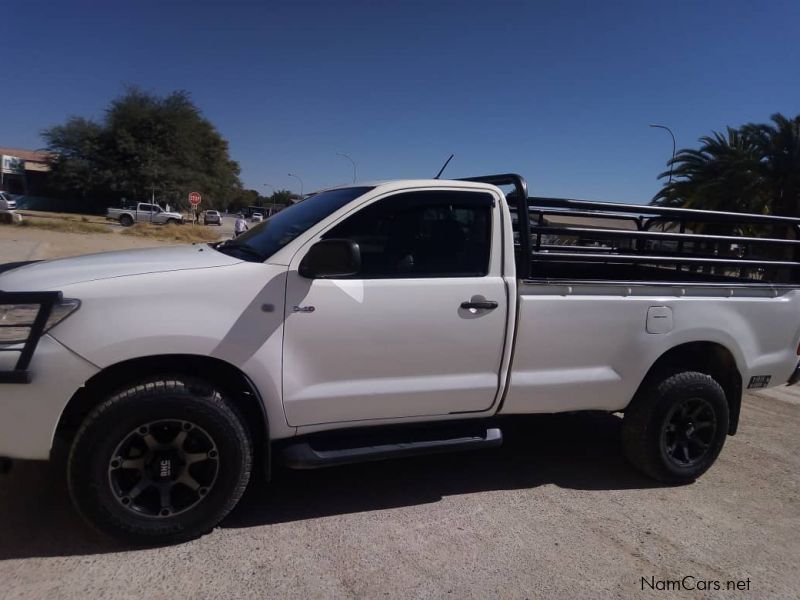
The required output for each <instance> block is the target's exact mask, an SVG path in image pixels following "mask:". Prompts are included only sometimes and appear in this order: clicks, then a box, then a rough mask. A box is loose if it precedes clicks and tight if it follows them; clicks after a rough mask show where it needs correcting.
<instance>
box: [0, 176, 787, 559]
mask: <svg viewBox="0 0 800 600" xmlns="http://www.w3.org/2000/svg"><path fill="white" fill-rule="evenodd" d="M506 185H511V186H513V187H514V188H515V191H516V192H515V194H514V195H513V196H511V195H509V196H506V195H505V194H504V192H503V190H501V188H500V187H499V186H506ZM511 198H513V201H512V200H510V199H511ZM512 213H516V214H517V215H519V216H520V218H519V219H517V220H516V225H515V224H514V222H513V221H512V218H511V217H512ZM529 215H530V217H529ZM564 215H567V216H569V215H573V216H572V217H571V218H572V224H569V225H558V226H555V225H553V224H552V221H551V219H554V218H555V217H558V218H561V217H563V216H564ZM587 215H588V216H590V217H591V218H592V219H602V220H604V221H606V220H607V221H608V223H609V225H607V226H605V227H601V228H598V227H594V228H592V227H586V226H581V225H580V224H576V223H580V219H581V218H584V217H586V216H587ZM620 215H622V217H621V216H620ZM620 218H623V219H628V220H630V222H631V223H633V225H632V228H628V229H625V228H617V229H614V225H613V223H615V222H618V221H619V220H620ZM715 219H717V221H715ZM567 222H569V220H568V221H567ZM708 222H719V223H723V224H726V227H728V229H726V231H729V232H730V233H728V234H727V235H719V230H718V229H712V231H713V232H714V233H715V235H704V234H702V233H698V232H693V233H684V232H685V231H686V229H685V226H686V225H687V223H688V224H691V223H708ZM562 223H563V221H562ZM669 223H673V224H674V225H675V226H674V227H665V226H664V225H665V224H669ZM651 226H652V227H651ZM798 226H800V219H798V218H789V217H774V216H768V215H737V214H735V213H719V216H718V217H716V216H715V213H710V212H709V211H692V210H686V209H676V208H665V207H660V206H649V205H648V206H645V205H630V204H604V203H594V202H586V201H576V200H556V199H552V198H529V197H528V194H527V186H526V184H525V181H524V179H522V178H521V177H519V176H517V175H503V176H488V177H476V178H472V179H470V180H457V181H453V180H451V181H447V180H411V181H394V182H385V183H381V184H376V185H374V186H348V187H342V188H337V189H332V190H327V191H323V192H320V193H318V194H316V195H314V196H312V197H310V198H308V199H306V200H304V201H303V202H301V203H298V204H294V205H292V206H289V207H287V208H286V209H284V210H283V211H281V212H280V213H278V214H277V215H275V216H274V217H273V218H272V219H271V221H270V227H255V228H253V229H251V230H250V231H247V232H245V233H244V234H242V235H241V236H239V237H238V238H236V239H235V240H230V241H226V242H219V243H216V244H211V245H207V244H198V245H185V246H174V247H164V248H149V249H143V250H130V251H125V252H114V253H108V254H94V255H88V256H79V257H74V258H65V259H60V260H57V261H42V262H36V263H33V264H25V265H22V266H20V265H18V264H17V265H9V266H8V267H5V269H4V270H5V272H2V273H0V289H2V290H3V292H0V305H13V306H14V308H13V309H12V310H7V311H5V313H2V312H0V315H2V317H1V318H2V319H3V324H4V325H5V327H4V328H0V336H2V337H0V345H3V344H5V346H7V347H9V348H17V349H19V350H21V354H20V358H19V360H18V362H17V363H16V364H14V363H9V362H8V361H7V360H6V361H5V362H0V369H3V368H5V370H4V371H0V387H1V388H2V392H0V395H1V397H2V402H0V458H2V457H7V458H12V459H29V460H46V459H49V458H51V457H53V456H57V455H59V453H61V452H64V451H66V452H68V461H67V467H66V474H67V479H68V484H69V490H70V494H71V497H72V501H73V503H74V505H75V506H76V507H77V509H78V512H80V514H81V515H83V516H84V517H85V518H86V519H87V520H88V521H89V522H90V523H92V524H93V525H94V526H95V527H96V528H98V529H100V530H102V531H104V532H106V533H108V534H110V535H113V536H116V537H119V538H123V539H126V540H128V541H134V542H141V543H148V544H154V543H163V542H174V541H178V540H185V539H188V538H192V537H195V536H198V535H201V534H202V533H203V532H206V531H209V530H210V529H211V528H213V527H214V526H215V525H216V524H217V523H218V522H219V521H220V520H221V519H223V518H224V517H225V515H226V514H227V513H228V512H229V511H230V510H231V509H232V508H233V507H234V506H235V505H236V503H237V502H238V500H239V498H240V497H241V495H242V494H243V492H244V490H245V488H246V486H247V484H248V481H249V480H250V476H251V473H252V471H253V469H255V468H256V465H258V466H260V467H263V468H264V470H265V473H267V478H268V474H269V466H270V464H272V462H280V463H283V464H285V465H287V466H288V467H291V468H297V469H315V468H320V467H331V466H335V465H341V464H347V463H353V462H358V461H371V460H383V459H389V458H394V457H401V456H410V455H420V454H425V453H435V452H445V451H456V450H473V449H481V448H490V447H494V446H497V445H499V444H501V443H502V439H503V434H502V427H503V426H504V424H505V423H507V422H508V421H509V420H512V419H514V418H516V417H518V416H519V415H530V414H536V413H560V412H575V411H593V412H596V411H603V412H607V413H624V419H623V421H622V424H621V435H622V448H623V449H624V452H625V454H626V455H627V457H628V459H629V461H630V462H631V463H632V465H633V466H634V467H635V468H637V469H639V470H641V471H642V472H643V473H645V474H647V475H648V476H650V477H652V478H655V479H657V480H659V481H662V482H668V483H669V484H682V483H688V482H691V481H693V480H694V479H696V478H697V477H699V476H701V475H702V474H703V473H704V472H705V471H706V470H707V469H709V468H710V467H711V466H712V464H713V463H714V462H715V460H716V459H717V457H718V455H719V453H720V451H721V450H722V448H723V445H724V443H725V440H726V438H727V436H728V435H734V434H735V433H736V431H737V428H738V423H739V416H740V406H741V398H742V393H743V390H745V389H750V388H762V387H769V386H777V385H783V384H787V383H788V384H793V383H796V382H797V380H798V378H800V370H798V351H797V349H798V342H800V292H799V291H798V288H799V287H800V283H798V278H797V272H798V271H797V269H796V268H797V267H798V265H800V263H798V262H792V261H791V260H789V259H786V258H785V256H787V254H788V250H789V249H792V248H794V246H792V245H791V244H794V243H796V242H795V241H794V239H789V240H787V239H783V238H778V237H777V236H776V235H774V234H773V235H772V237H769V238H768V239H759V240H758V241H759V242H765V243H764V244H762V245H761V246H759V244H758V243H753V244H751V242H753V240H752V237H753V236H754V235H756V234H755V233H753V232H754V231H755V230H756V228H758V227H764V228H766V231H767V232H769V231H777V230H778V228H781V227H783V228H788V229H790V230H791V231H792V232H794V231H796V228H797V227H798ZM514 229H517V230H519V234H520V235H519V236H518V238H517V239H518V240H519V241H518V244H515V243H514V238H515V236H514V233H515V232H514ZM679 232H680V233H679ZM741 232H747V236H748V237H746V238H744V239H745V240H747V243H748V249H749V252H752V253H748V255H747V258H742V257H741V256H740V255H739V254H738V253H736V252H732V251H731V246H732V245H733V244H735V243H736V240H737V239H738V238H740V237H741V236H742V233H741ZM576 240H577V241H576ZM598 240H601V241H602V240H605V241H604V242H602V243H601V241H598ZM609 240H612V241H609ZM664 240H667V241H680V242H681V243H682V244H681V245H680V247H675V248H672V246H669V247H668V248H667V249H666V250H665V249H664V247H662V244H663V242H664ZM570 244H571V245H570ZM764 246H766V247H767V248H775V247H776V246H777V247H779V248H780V247H783V248H786V250H787V251H786V252H784V251H783V250H778V251H775V252H770V253H768V254H766V255H765V256H764V257H763V258H759V256H758V253H759V250H758V248H760V247H764ZM751 248H752V249H751ZM776 257H778V258H776ZM687 266H688V267H690V268H686V267H687ZM0 270H3V269H2V268H0ZM154 310H155V311H156V312H155V313H154ZM154 314H156V315H157V318H153V315H154ZM34 315H39V316H38V318H36V319H34ZM30 323H36V324H38V325H34V326H33V327H32V328H27V327H24V325H25V324H30ZM198 323H203V328H202V330H201V329H198V325H197V324H198ZM15 324H18V326H17V327H14V325H15ZM753 435H762V434H759V433H758V432H755V433H753ZM763 435H766V434H763ZM587 450H588V448H587ZM614 468H616V467H614ZM731 493H735V491H732V492H731Z"/></svg>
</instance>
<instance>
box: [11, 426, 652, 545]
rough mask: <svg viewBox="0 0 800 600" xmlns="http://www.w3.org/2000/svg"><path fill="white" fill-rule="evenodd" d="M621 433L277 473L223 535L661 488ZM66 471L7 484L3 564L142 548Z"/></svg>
mask: <svg viewBox="0 0 800 600" xmlns="http://www.w3.org/2000/svg"><path fill="white" fill-rule="evenodd" d="M620 424H621V420H620V419H619V418H618V417H616V416H613V415H607V414H588V413H584V414H574V415H548V416H539V417H525V418H521V419H515V420H514V421H513V422H509V423H507V424H505V425H503V426H502V428H503V433H504V436H505V442H504V445H503V446H502V447H500V448H496V449H492V450H486V451H475V452H468V453H461V454H450V455H436V456H428V457H419V458H412V459H404V460H396V461H388V462H380V463H367V464H361V465H351V466H345V467H338V468H332V469H324V470H319V471H291V470H288V469H282V468H278V469H276V470H275V472H274V474H273V482H272V483H271V484H270V485H267V486H265V485H258V484H259V483H260V482H259V481H258V478H256V481H255V482H254V485H251V486H250V488H249V489H248V491H247V493H246V494H245V496H244V498H242V501H241V502H240V503H239V505H238V506H237V507H236V509H235V510H234V511H233V513H231V515H229V516H228V518H227V519H225V521H223V523H222V525H221V526H222V527H223V528H247V527H254V526H260V525H270V524H275V523H285V522H291V521H299V520H304V519H313V518H319V517H327V516H333V515H341V514H349V513H358V512H367V511H375V510H383V509H389V508H399V507H403V506H413V505H420V504H427V503H432V502H438V501H439V500H441V499H442V498H443V497H446V496H453V495H460V494H471V493H477V492H485V491H495V490H513V489H532V488H536V487H538V486H541V485H546V484H553V485H557V486H559V487H562V488H567V489H575V490H625V489H642V488H651V487H656V486H658V485H659V484H658V483H656V482H654V481H652V480H650V479H648V478H646V477H644V476H643V475H640V474H639V473H638V472H637V471H635V470H634V469H633V468H632V467H630V466H629V465H628V464H627V462H626V461H625V459H624V457H623V455H622V448H621V445H620V442H619V428H620ZM62 472H63V470H61V469H59V468H58V466H57V465H48V464H46V463H34V462H30V463H25V462H22V463H17V464H16V465H15V467H14V469H13V470H12V471H11V473H9V474H7V475H0V515H2V518H1V520H0V560H7V559H14V558H28V557H42V556H70V555H79V554H80V555H87V554H104V553H110V552H120V551H128V550H132V549H135V548H130V547H126V546H125V545H122V544H117V543H114V542H111V541H109V540H108V539H106V538H105V537H103V536H101V535H99V534H97V533H95V532H94V531H93V530H91V529H90V528H89V527H88V526H86V525H85V524H84V523H83V522H82V521H81V519H80V518H79V517H78V516H77V514H76V513H75V512H74V510H73V509H72V507H71V505H70V501H69V497H68V494H67V492H66V489H65V484H64V481H63V476H62V475H60V473H62Z"/></svg>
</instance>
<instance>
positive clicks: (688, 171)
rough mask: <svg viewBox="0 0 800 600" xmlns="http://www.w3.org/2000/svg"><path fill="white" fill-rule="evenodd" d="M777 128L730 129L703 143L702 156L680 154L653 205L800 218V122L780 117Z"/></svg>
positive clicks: (685, 151)
mask: <svg viewBox="0 0 800 600" xmlns="http://www.w3.org/2000/svg"><path fill="white" fill-rule="evenodd" d="M772 122H773V123H772V124H753V123H751V124H748V125H744V126H742V127H739V128H731V127H728V128H727V130H726V133H724V134H722V133H719V132H714V133H713V134H712V135H711V136H705V137H702V138H700V148H699V149H698V150H694V149H683V150H681V151H680V152H679V153H678V154H677V155H676V156H675V159H674V160H672V161H670V162H671V164H672V167H673V181H672V183H671V184H670V183H667V184H665V185H664V187H663V188H662V189H661V191H659V193H658V194H657V195H656V197H655V198H654V203H657V204H663V205H667V206H683V207H687V208H701V209H707V210H730V211H739V212H754V213H764V214H777V215H800V116H798V117H795V118H794V119H788V118H786V117H784V116H783V115H781V114H775V115H773V116H772ZM668 175H669V172H665V173H662V174H661V175H659V177H660V178H665V177H668Z"/></svg>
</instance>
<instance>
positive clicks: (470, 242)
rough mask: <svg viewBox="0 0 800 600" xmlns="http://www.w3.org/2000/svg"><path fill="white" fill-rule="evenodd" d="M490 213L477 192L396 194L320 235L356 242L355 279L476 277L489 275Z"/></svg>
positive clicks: (488, 201)
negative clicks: (357, 267)
mask: <svg viewBox="0 0 800 600" xmlns="http://www.w3.org/2000/svg"><path fill="white" fill-rule="evenodd" d="M491 210H492V196H491V195H490V194H485V193H480V192H450V191H441V192H437V191H431V192H412V193H406V194H397V195H394V196H390V197H388V198H384V199H383V200H380V201H378V202H376V203H374V204H371V205H370V206H368V207H366V208H363V209H361V210H360V211H358V212H357V213H356V214H354V215H352V216H351V217H348V218H347V219H346V220H345V221H343V222H342V223H339V224H338V225H336V226H335V227H334V228H333V229H331V230H330V231H328V232H327V233H326V234H325V235H324V236H323V237H324V238H325V239H350V240H353V241H354V242H357V243H358V245H359V246H360V248H361V272H360V273H359V275H358V276H359V277H363V278H399V277H480V276H484V275H486V274H487V273H488V272H489V255H490V251H491V223H492V213H491Z"/></svg>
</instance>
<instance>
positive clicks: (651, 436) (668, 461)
mask: <svg viewBox="0 0 800 600" xmlns="http://www.w3.org/2000/svg"><path fill="white" fill-rule="evenodd" d="M729 419H730V416H729V411H728V402H727V400H726V398H725V392H724V391H723V389H722V387H721V386H720V385H719V383H717V382H716V381H715V380H714V379H713V378H711V377H709V376H708V375H705V374H704V373H698V372H695V371H682V372H678V373H668V374H662V375H661V376H655V377H651V378H650V379H649V380H648V381H646V382H645V383H644V385H643V386H642V389H641V390H640V391H639V392H638V393H637V395H636V397H635V398H634V399H633V401H632V402H631V404H630V406H629V407H628V408H627V410H626V411H625V418H624V420H623V423H622V443H623V447H624V449H625V454H626V456H627V458H628V460H629V461H630V462H631V464H633V466H635V467H636V468H637V469H639V470H640V471H642V472H643V473H645V474H646V475H649V476H650V477H652V478H653V479H656V480H658V481H661V482H663V483H669V484H686V483H691V482H693V481H694V480H695V479H697V478H698V477H699V476H700V475H702V474H703V473H705V472H706V471H707V470H708V469H709V468H710V467H711V465H713V464H714V461H716V459H717V457H718V456H719V453H720V452H721V451H722V447H723V446H724V444H725V438H726V437H727V434H728V423H729Z"/></svg>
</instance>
